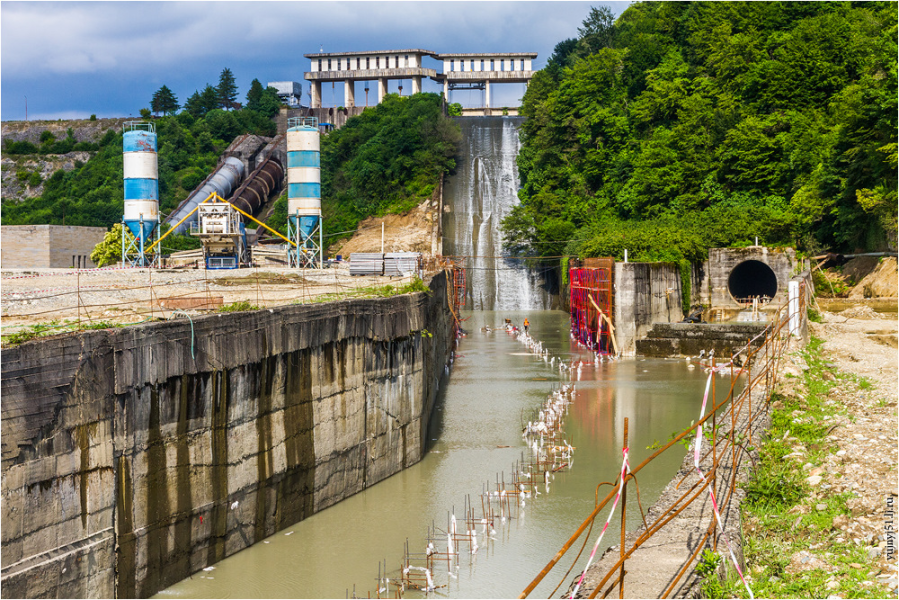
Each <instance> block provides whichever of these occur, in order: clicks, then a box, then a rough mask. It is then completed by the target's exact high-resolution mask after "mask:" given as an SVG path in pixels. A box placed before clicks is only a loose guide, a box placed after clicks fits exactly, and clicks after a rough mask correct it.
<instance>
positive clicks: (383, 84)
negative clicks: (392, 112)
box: [378, 77, 387, 104]
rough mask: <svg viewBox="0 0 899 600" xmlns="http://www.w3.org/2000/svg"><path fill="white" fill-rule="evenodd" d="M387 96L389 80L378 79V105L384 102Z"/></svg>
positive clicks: (384, 78)
mask: <svg viewBox="0 0 899 600" xmlns="http://www.w3.org/2000/svg"><path fill="white" fill-rule="evenodd" d="M386 95H387V78H386V77H381V78H380V79H378V104H380V103H381V102H383V101H384V96H386Z"/></svg>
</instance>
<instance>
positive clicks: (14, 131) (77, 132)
mask: <svg viewBox="0 0 899 600" xmlns="http://www.w3.org/2000/svg"><path fill="white" fill-rule="evenodd" d="M130 120H132V118H131V117H129V118H127V119H125V118H118V119H97V120H95V121H91V120H89V119H79V120H72V121H5V122H4V123H3V128H2V134H0V137H2V142H3V146H4V147H5V146H6V144H8V143H9V142H31V143H32V144H34V145H35V146H39V145H40V141H41V134H42V133H43V132H45V131H49V132H50V133H52V134H53V136H54V137H55V138H56V139H57V140H62V139H65V138H66V137H67V136H68V131H69V129H71V130H72V136H73V137H74V138H75V140H76V141H78V142H92V143H96V142H98V141H100V139H101V138H102V137H103V136H104V135H106V132H107V131H109V130H110V129H112V130H113V131H121V129H122V125H123V124H124V123H125V121H130ZM94 154H95V153H94V152H69V153H68V154H27V155H14V154H8V153H5V152H4V154H3V158H2V161H0V166H2V177H0V180H2V187H0V193H2V195H3V200H4V201H5V202H21V201H22V200H25V199H28V198H36V197H37V196H40V195H41V194H43V193H44V182H46V181H47V179H49V178H50V177H51V176H52V175H53V173H55V172H56V171H58V170H60V169H62V170H63V171H71V170H73V169H75V168H76V166H77V163H79V162H80V163H85V162H87V161H88V160H90V158H91V156H93V155H94Z"/></svg>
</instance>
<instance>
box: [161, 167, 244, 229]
mask: <svg viewBox="0 0 899 600" xmlns="http://www.w3.org/2000/svg"><path fill="white" fill-rule="evenodd" d="M243 175H244V167H243V163H242V162H241V161H240V160H239V159H237V158H234V157H229V158H226V159H225V160H224V161H222V162H221V164H219V166H218V168H217V169H216V171H215V173H214V174H213V175H212V177H210V178H209V179H207V180H206V182H205V183H204V184H203V185H202V186H201V187H200V188H199V189H197V190H194V192H193V193H192V194H191V195H190V196H188V197H187V199H186V200H185V201H184V202H182V203H181V205H180V206H178V208H177V209H175V211H174V212H172V214H171V215H169V217H168V218H167V219H166V223H169V224H171V223H179V221H182V219H184V220H183V221H182V222H180V223H179V224H178V225H177V226H176V227H174V228H173V230H172V233H176V234H184V233H186V232H187V231H188V230H189V229H190V224H191V223H193V222H196V220H197V215H196V213H194V214H191V213H192V212H193V210H194V209H195V208H196V207H197V205H199V204H200V203H201V202H202V201H203V200H205V199H206V198H208V197H209V195H210V194H212V193H216V194H218V195H219V196H221V197H222V198H229V197H230V196H231V193H232V192H233V191H234V190H235V189H237V186H238V185H239V184H240V180H241V179H243ZM185 217H187V218H186V219H185Z"/></svg>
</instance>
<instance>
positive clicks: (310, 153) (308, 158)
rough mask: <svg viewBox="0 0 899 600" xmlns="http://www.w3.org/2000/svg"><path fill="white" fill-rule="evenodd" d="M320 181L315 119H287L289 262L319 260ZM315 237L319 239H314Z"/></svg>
mask: <svg viewBox="0 0 899 600" xmlns="http://www.w3.org/2000/svg"><path fill="white" fill-rule="evenodd" d="M321 215H322V184H321V151H320V145H319V131H318V120H317V119H316V118H315V117H294V118H291V119H288V122H287V218H288V237H289V238H290V239H291V240H292V241H294V242H295V243H296V248H291V249H290V264H291V266H296V267H313V266H315V264H316V263H318V265H321V261H322V226H321V225H322V223H321ZM316 237H317V238H318V239H316Z"/></svg>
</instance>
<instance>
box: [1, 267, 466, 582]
mask: <svg viewBox="0 0 899 600" xmlns="http://www.w3.org/2000/svg"><path fill="white" fill-rule="evenodd" d="M431 289H432V293H431V294H429V295H426V294H413V295H407V296H397V297H393V298H386V299H379V300H355V301H345V302H337V303H330V304H320V305H307V306H287V307H281V308H277V309H269V310H259V311H253V312H246V313H236V314H221V315H210V316H203V317H197V318H194V320H193V323H192V324H191V323H190V322H189V321H187V320H186V319H179V320H177V321H172V322H166V323H153V324H147V325H144V326H136V327H131V328H127V329H121V330H106V331H93V332H87V333H83V334H80V335H77V336H68V337H60V338H55V339H48V340H39V341H34V342H30V343H26V344H23V345H22V346H19V347H17V348H12V349H6V350H3V353H2V369H3V375H2V393H3V405H2V433H3V437H2V500H3V502H2V564H3V567H2V586H3V592H4V595H6V596H9V597H37V596H46V597H114V596H117V597H135V596H137V597H146V596H149V595H151V594H153V593H155V592H157V591H159V590H161V589H163V588H165V587H166V586H168V585H171V584H172V583H175V582H177V581H179V580H180V579H182V578H184V577H187V576H188V575H190V574H191V573H193V572H195V571H197V570H199V569H201V568H203V567H205V566H207V565H209V564H212V563H214V562H216V561H218V560H221V559H222V558H224V557H225V556H228V555H230V554H233V553H234V552H237V551H238V550H241V549H243V548H245V547H247V546H249V545H251V544H253V543H254V542H256V541H258V540H259V539H261V538H263V537H265V536H267V535H270V534H272V533H274V532H276V531H278V530H280V529H282V528H284V527H287V526H289V525H291V524H292V523H295V522H296V521H299V520H301V519H304V518H306V517H308V516H309V515H311V514H313V513H315V512H317V511H319V510H321V509H323V508H325V507H327V506H330V505H332V504H334V503H335V502H338V501H340V500H341V499H343V498H346V497H347V496H350V495H352V494H354V493H356V492H358V491H361V490H362V489H364V488H365V487H367V486H370V485H372V484H374V483H376V482H378V481H380V480H382V479H384V478H386V477H388V476H389V475H391V474H393V473H396V472H397V471H399V470H401V469H403V468H404V467H406V466H408V465H410V464H412V463H414V462H416V461H418V460H420V458H421V456H422V452H423V449H424V448H425V441H426V438H425V435H426V430H427V423H428V419H429V416H430V414H431V408H432V405H433V402H434V399H435V397H436V392H437V387H438V381H439V378H440V376H441V375H442V373H443V368H444V365H445V364H446V360H447V358H448V353H449V351H450V348H451V344H452V331H451V325H452V317H451V315H450V313H449V310H448V308H447V302H446V298H447V288H446V280H445V277H444V276H443V275H439V276H437V277H435V278H434V279H433V280H432V282H431Z"/></svg>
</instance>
